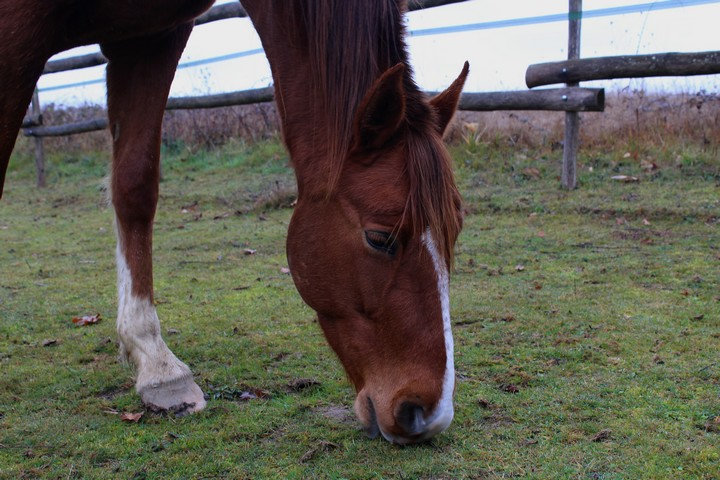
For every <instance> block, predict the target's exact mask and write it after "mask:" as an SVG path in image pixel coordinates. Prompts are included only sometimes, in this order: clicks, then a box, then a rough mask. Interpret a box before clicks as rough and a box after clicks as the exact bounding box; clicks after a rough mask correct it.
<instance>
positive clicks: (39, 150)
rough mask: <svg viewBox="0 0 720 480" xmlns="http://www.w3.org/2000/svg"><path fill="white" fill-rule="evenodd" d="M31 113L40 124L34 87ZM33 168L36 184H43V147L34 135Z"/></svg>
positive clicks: (38, 104)
mask: <svg viewBox="0 0 720 480" xmlns="http://www.w3.org/2000/svg"><path fill="white" fill-rule="evenodd" d="M32 115H33V116H34V117H35V118H37V121H38V123H39V124H40V125H42V112H41V110H40V97H38V90H37V88H36V89H35V93H33V97H32ZM34 141H35V170H36V171H37V186H38V187H44V186H45V149H44V148H43V139H42V137H35V139H34Z"/></svg>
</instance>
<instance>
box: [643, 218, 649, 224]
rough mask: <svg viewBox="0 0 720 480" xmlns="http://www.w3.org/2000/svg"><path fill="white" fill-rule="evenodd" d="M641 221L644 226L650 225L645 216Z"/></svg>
mask: <svg viewBox="0 0 720 480" xmlns="http://www.w3.org/2000/svg"><path fill="white" fill-rule="evenodd" d="M642 223H643V225H645V226H647V225H650V222H649V221H648V219H647V218H643V219H642Z"/></svg>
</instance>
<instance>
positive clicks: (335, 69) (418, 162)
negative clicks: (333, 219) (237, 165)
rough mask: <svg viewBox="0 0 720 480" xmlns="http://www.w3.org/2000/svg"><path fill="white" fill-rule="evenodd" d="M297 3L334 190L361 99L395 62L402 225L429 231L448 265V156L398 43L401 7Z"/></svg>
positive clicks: (453, 230) (453, 204)
mask: <svg viewBox="0 0 720 480" xmlns="http://www.w3.org/2000/svg"><path fill="white" fill-rule="evenodd" d="M296 1H299V2H300V4H301V8H300V9H299V11H300V12H301V15H302V16H303V18H302V19H301V20H302V22H301V23H296V25H298V24H301V25H304V32H302V33H303V35H301V38H303V37H304V38H303V40H304V41H305V42H307V43H306V45H307V46H308V55H309V58H308V63H309V66H310V68H311V75H312V82H311V83H312V85H310V88H311V89H312V90H313V95H314V98H316V99H318V100H320V104H319V107H321V108H322V111H323V113H324V115H326V117H327V119H326V121H327V125H326V128H327V136H324V138H323V140H324V141H325V144H326V146H325V148H326V149H327V150H326V154H327V158H328V162H329V169H330V174H329V178H328V182H329V188H328V189H327V190H326V191H328V192H330V194H332V192H333V191H334V190H335V187H336V185H337V182H338V180H339V177H340V174H341V172H342V169H343V164H344V161H345V159H346V158H347V156H348V152H349V150H350V148H351V141H352V140H353V128H354V125H353V119H354V117H355V113H356V111H357V109H358V106H359V105H360V103H361V101H362V100H363V98H364V96H365V94H366V93H367V92H368V90H369V89H370V87H371V86H372V85H373V83H374V82H375V80H377V78H378V77H379V76H380V75H381V74H382V73H383V72H384V71H385V70H387V69H388V68H390V67H392V66H394V65H396V64H398V63H403V64H404V65H405V73H404V78H403V86H404V90H405V94H406V132H405V135H404V136H403V137H404V142H405V148H406V158H407V165H406V175H407V177H408V180H409V186H410V190H409V195H408V199H407V203H406V207H405V212H404V213H403V220H404V221H406V220H409V221H410V222H411V224H412V228H413V230H414V233H415V234H422V233H423V232H424V231H425V229H426V228H429V229H430V232H431V233H432V235H433V239H434V241H435V243H436V246H437V248H438V251H439V252H441V253H442V254H444V257H445V259H446V261H447V262H448V264H451V263H452V258H453V246H454V244H455V239H456V238H457V235H458V234H459V232H460V229H461V221H460V220H458V218H459V215H458V210H459V208H460V196H459V194H458V191H457V188H456V186H455V181H454V178H453V173H452V168H451V160H450V157H449V155H448V153H447V151H446V150H445V148H444V147H443V146H442V142H441V139H440V137H439V135H438V134H437V133H436V127H435V112H434V111H433V109H432V108H431V107H430V105H429V104H428V102H427V100H426V98H425V95H424V94H423V93H422V92H421V91H420V89H419V88H418V86H417V84H416V83H415V81H414V80H413V78H412V70H411V68H410V65H409V64H408V54H407V46H406V44H405V40H404V36H405V25H404V22H403V12H404V11H405V10H406V7H407V5H406V3H407V2H406V0H372V1H369V0H342V1H338V0H296Z"/></svg>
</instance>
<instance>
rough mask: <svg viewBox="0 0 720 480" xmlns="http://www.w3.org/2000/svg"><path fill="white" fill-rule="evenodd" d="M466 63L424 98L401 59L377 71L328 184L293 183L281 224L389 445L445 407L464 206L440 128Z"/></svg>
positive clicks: (315, 304)
mask: <svg viewBox="0 0 720 480" xmlns="http://www.w3.org/2000/svg"><path fill="white" fill-rule="evenodd" d="M467 73H468V65H467V63H466V64H465V67H464V68H463V71H462V73H461V74H460V76H459V77H458V78H457V79H456V80H455V81H454V82H453V84H452V85H451V86H450V87H449V88H448V89H447V90H446V91H444V92H443V93H441V94H439V95H438V96H436V97H435V98H433V99H430V100H427V99H426V98H425V97H424V96H423V94H421V93H420V92H419V91H417V89H416V88H415V89H413V88H408V85H409V84H408V83H407V81H408V80H407V79H408V78H409V75H408V74H407V72H406V67H405V66H404V65H403V64H402V63H400V64H397V65H395V66H394V67H392V68H390V69H388V70H386V71H385V72H384V73H383V74H382V75H381V76H380V77H379V78H378V79H377V80H376V81H375V83H374V84H373V85H372V87H371V88H370V89H369V91H368V92H367V93H366V94H365V96H364V99H363V100H362V101H361V102H360V104H359V106H358V108H357V111H356V112H355V115H354V132H353V138H352V141H351V148H350V149H349V153H348V155H347V158H346V159H344V161H343V162H342V168H341V170H340V172H339V174H338V179H337V186H336V188H334V189H333V192H332V194H331V195H329V196H327V195H325V196H324V195H313V194H312V193H307V189H305V191H304V190H301V191H300V195H299V198H298V202H297V205H296V207H295V211H294V214H293V218H292V221H291V223H290V229H289V233H288V240H287V252H288V261H289V264H290V270H291V272H292V276H293V279H294V281H295V285H296V286H297V289H298V291H299V292H300V294H301V296H302V297H303V299H304V300H305V302H306V303H307V304H308V305H310V306H311V307H312V308H313V309H314V310H315V311H316V312H317V314H318V319H319V322H320V325H321V327H322V329H323V331H324V333H325V336H326V337H327V339H328V342H329V343H330V345H331V347H332V348H333V350H334V351H335V353H336V354H337V356H338V357H339V359H340V361H341V362H342V364H343V366H344V368H345V371H346V373H347V375H348V377H349V379H350V381H351V382H352V383H353V385H354V387H355V389H356V391H357V398H356V400H355V412H356V414H357V416H358V418H359V419H360V420H361V422H362V423H363V425H364V426H365V428H366V431H367V432H368V433H369V434H370V435H371V436H375V435H377V434H378V433H380V434H382V436H383V437H385V438H386V439H388V440H390V441H392V442H395V443H401V444H405V443H412V442H416V441H420V440H424V439H427V438H430V437H432V436H433V435H435V434H437V433H439V432H441V431H443V430H444V429H445V428H447V426H448V425H449V424H450V422H451V421H452V418H453V414H454V412H453V393H454V387H455V371H454V362H453V339H452V334H451V330H450V311H449V298H448V272H449V269H450V266H451V263H452V251H453V247H454V244H455V241H456V238H457V236H458V234H459V232H460V229H461V225H462V215H461V202H460V197H459V194H458V191H457V188H456V186H455V183H454V179H453V174H452V170H451V161H450V157H449V155H448V153H447V151H446V149H445V146H444V144H443V143H442V135H443V133H444V131H445V129H446V127H447V125H448V123H449V121H450V119H451V118H452V115H453V113H454V111H455V109H456V108H457V103H458V99H459V96H460V92H461V90H462V86H463V84H464V82H465V78H466V76H467ZM413 85H414V84H410V86H413Z"/></svg>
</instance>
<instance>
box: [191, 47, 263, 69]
mask: <svg viewBox="0 0 720 480" xmlns="http://www.w3.org/2000/svg"><path fill="white" fill-rule="evenodd" d="M261 53H265V50H263V49H262V48H256V49H254V50H245V51H244V52H236V53H228V54H227V55H220V56H219V57H212V58H203V59H202V60H194V61H192V62H185V63H181V64H180V65H178V67H177V68H178V69H181V68H189V67H197V66H198V65H207V64H208V63H215V62H224V61H225V60H232V59H234V58H242V57H249V56H251V55H259V54H261Z"/></svg>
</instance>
